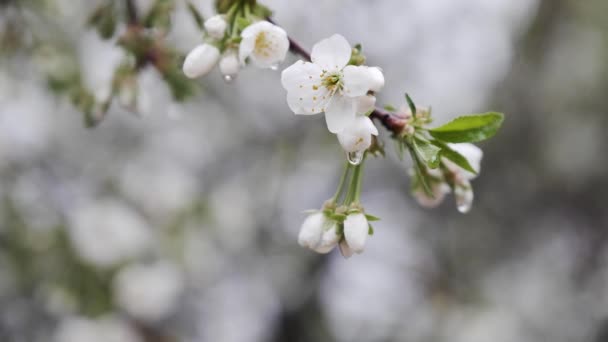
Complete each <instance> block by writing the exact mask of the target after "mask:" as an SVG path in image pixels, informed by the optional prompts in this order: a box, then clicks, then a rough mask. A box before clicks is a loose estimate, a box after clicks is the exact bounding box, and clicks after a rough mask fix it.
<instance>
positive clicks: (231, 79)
mask: <svg viewBox="0 0 608 342" xmlns="http://www.w3.org/2000/svg"><path fill="white" fill-rule="evenodd" d="M232 81H234V76H232V75H224V82H226V83H231V82H232Z"/></svg>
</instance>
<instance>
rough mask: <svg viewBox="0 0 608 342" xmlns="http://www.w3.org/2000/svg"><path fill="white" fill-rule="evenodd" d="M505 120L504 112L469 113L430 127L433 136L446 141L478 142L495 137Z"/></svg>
mask: <svg viewBox="0 0 608 342" xmlns="http://www.w3.org/2000/svg"><path fill="white" fill-rule="evenodd" d="M503 121H504V115H503V114H502V113H495V112H489V113H485V114H476V115H467V116H461V117H458V118H456V119H454V120H452V121H450V122H448V123H447V124H445V125H443V126H440V127H437V128H433V129H430V130H429V133H430V134H431V136H432V137H433V138H435V139H438V140H442V141H446V142H453V143H463V142H478V141H483V140H486V139H488V138H491V137H493V136H494V135H495V134H496V132H497V131H498V129H499V128H500V126H501V125H502V123H503Z"/></svg>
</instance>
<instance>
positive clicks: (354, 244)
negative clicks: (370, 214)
mask: <svg viewBox="0 0 608 342" xmlns="http://www.w3.org/2000/svg"><path fill="white" fill-rule="evenodd" d="M368 232H369V224H368V223H367V218H365V215H364V214H363V213H356V214H350V215H348V216H347V217H346V220H344V238H345V240H346V243H347V244H348V247H350V250H352V251H353V252H354V253H361V252H363V250H364V249H365V241H367V235H368Z"/></svg>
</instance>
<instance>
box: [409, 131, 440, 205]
mask: <svg viewBox="0 0 608 342" xmlns="http://www.w3.org/2000/svg"><path fill="white" fill-rule="evenodd" d="M407 149H408V151H409V152H410V156H411V157H412V162H413V164H414V172H415V176H416V181H417V182H418V183H419V184H420V186H421V187H422V190H423V191H424V193H425V194H426V195H427V196H429V197H430V198H435V195H433V191H432V189H431V186H430V179H429V176H428V172H427V171H426V166H425V164H424V162H423V161H422V160H421V159H420V157H419V156H418V154H417V153H416V151H415V150H414V147H413V146H412V145H410V144H409V143H408V144H407Z"/></svg>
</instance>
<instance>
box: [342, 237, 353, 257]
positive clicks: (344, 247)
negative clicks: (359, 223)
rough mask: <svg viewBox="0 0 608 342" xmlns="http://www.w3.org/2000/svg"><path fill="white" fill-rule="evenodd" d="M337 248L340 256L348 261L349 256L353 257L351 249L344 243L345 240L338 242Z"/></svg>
mask: <svg viewBox="0 0 608 342" xmlns="http://www.w3.org/2000/svg"><path fill="white" fill-rule="evenodd" d="M339 247H340V253H341V254H342V256H343V257H344V258H346V259H348V258H350V257H351V256H353V254H354V253H353V251H352V249H350V247H349V246H348V243H347V242H346V240H342V241H340V244H339Z"/></svg>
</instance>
